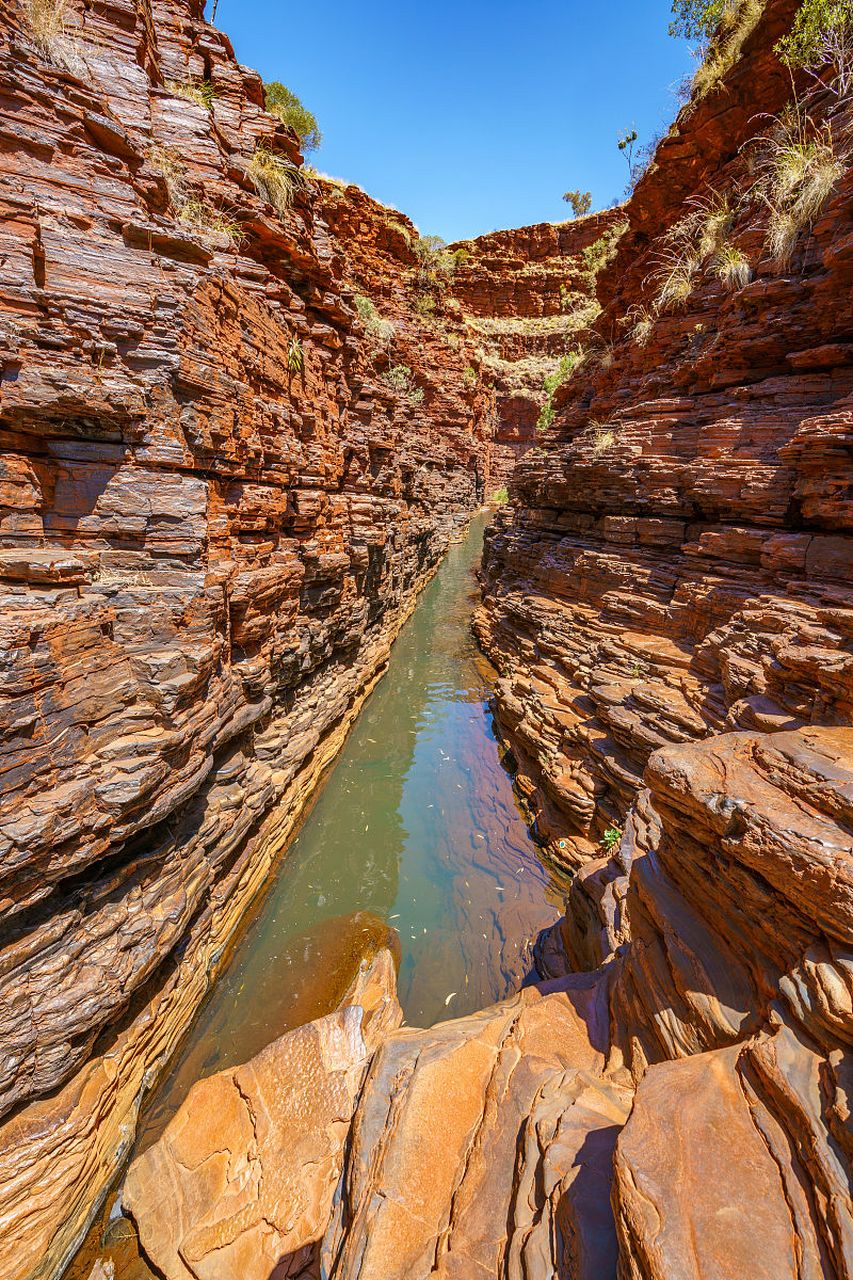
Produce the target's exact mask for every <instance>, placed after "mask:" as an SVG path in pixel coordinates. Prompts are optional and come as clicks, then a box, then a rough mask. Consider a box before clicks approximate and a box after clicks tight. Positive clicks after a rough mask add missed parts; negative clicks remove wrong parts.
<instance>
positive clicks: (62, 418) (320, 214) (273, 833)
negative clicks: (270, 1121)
mask: <svg viewBox="0 0 853 1280" xmlns="http://www.w3.org/2000/svg"><path fill="white" fill-rule="evenodd" d="M28 12H29V10H28V7H27V6H25V5H24V4H22V3H17V2H16V0H5V2H4V3H2V4H0V262H2V264H3V266H2V279H0V450H2V456H0V595H2V623H0V627H2V632H3V654H4V658H3V664H2V688H0V716H2V721H3V742H4V747H3V771H4V772H3V787H2V803H1V804H0V918H2V939H0V1058H2V1062H3V1071H2V1074H0V1116H2V1117H3V1119H2V1120H0V1221H2V1223H3V1230H2V1232H0V1273H2V1274H3V1275H4V1277H5V1276H8V1277H9V1278H10V1280H12V1278H13V1277H14V1278H15V1280H17V1278H18V1277H24V1276H31V1275H33V1276H34V1275H45V1276H46V1275H54V1274H56V1272H57V1271H58V1269H59V1268H60V1267H61V1264H62V1263H63V1262H64V1260H66V1259H67V1258H68V1257H69V1255H70V1253H71V1252H72V1251H73V1248H74V1244H75V1241H76V1239H77V1238H78V1236H79V1234H80V1232H81V1229H82V1227H83V1225H84V1224H85V1221H86V1218H87V1217H88V1216H89V1215H90V1214H91V1212H92V1210H93V1207H94V1204H95V1202H96V1200H97V1197H98V1195H99V1194H101V1192H102V1191H103V1190H104V1188H105V1187H106V1185H107V1183H108V1182H109V1180H110V1179H111V1177H112V1176H113V1174H114V1172H115V1171H116V1169H117V1167H118V1165H119V1163H120V1161H121V1159H122V1157H123V1153H125V1152H126V1150H127V1148H128V1145H129V1143H130V1142H131V1140H132V1134H133V1129H134V1125H135V1118H136V1113H137V1110H138V1107H139V1103H140V1099H141V1097H142V1095H143V1093H144V1092H145V1091H146V1090H147V1089H148V1088H149V1087H150V1085H151V1084H152V1083H153V1081H154V1079H155V1078H156V1076H157V1074H158V1072H159V1070H160V1069H161V1068H162V1066H163V1064H164V1063H165V1061H166V1060H167V1058H168V1056H169V1054H170V1053H171V1052H172V1051H173V1049H174V1047H175V1045H176V1043H177V1041H178V1039H179V1037H180V1035H181V1034H182V1032H183V1030H184V1029H185V1028H186V1026H187V1023H188V1021H189V1019H190V1018H191V1017H192V1014H193V1012H194V1011H195V1009H196V1008H197V1007H198V1005H199V1003H200V1001H201V1000H202V999H203V997H204V994H205V992H206V990H207V989H208V988H209V985H210V983H211V982H212V981H213V979H214V978H215V976H216V972H217V970H218V968H219V966H220V964H221V962H222V957H223V955H224V954H225V953H226V952H227V949H228V947H229V945H230V941H231V939H232V938H233V936H234V933H235V930H236V928H237V926H238V924H239V922H240V920H241V918H242V917H243V915H244V913H245V911H246V908H247V907H248V905H249V904H250V902H251V901H252V899H253V898H254V897H255V895H256V894H257V893H258V891H259V890H260V888H261V887H262V886H263V884H264V882H265V880H266V879H267V878H268V876H269V874H270V871H271V869H272V868H273V867H274V866H275V863H276V860H277V858H278V857H279V855H280V853H281V851H282V849H283V848H284V846H285V843H286V841H287V838H288V835H289V833H290V831H291V829H292V827H293V824H294V822H295V820H296V819H297V817H298V815H299V812H300V810H301V808H302V807H303V805H304V803H305V800H306V797H307V796H308V795H309V794H310V792H311V790H312V788H313V786H314V785H315V783H316V781H317V779H318V778H319V777H320V775H321V773H322V771H323V769H324V768H325V767H326V765H327V764H328V763H329V761H330V760H331V758H332V757H333V755H334V753H335V751H336V750H337V748H338V747H339V745H340V743H341V742H342V740H343V738H344V736H345V734H346V732H347V729H348V727H349V725H350V724H351V722H352V719H353V717H354V716H355V714H356V713H357V711H358V708H359V706H360V704H361V701H362V700H363V698H364V697H365V696H366V694H367V693H368V692H369V690H370V688H371V685H372V683H373V681H374V680H375V679H376V678H377V676H378V674H379V673H380V672H381V670H382V667H383V664H384V662H385V659H386V656H387V653H388V648H389V645H390V643H391V641H392V640H393V637H394V635H395V634H396V631H397V629H398V628H399V626H400V625H401V623H402V621H403V619H404V618H405V617H406V615H407V613H408V611H409V610H410V609H411V607H412V605H413V602H414V599H415V596H416V593H417V591H418V589H419V587H420V586H421V585H422V584H423V583H424V582H425V581H426V580H427V578H428V577H429V575H430V573H431V572H432V570H433V569H434V567H435V566H436V564H437V563H438V561H439V559H440V557H441V555H442V552H443V551H444V549H445V548H446V546H447V544H448V541H449V540H450V538H451V537H453V536H454V534H455V533H456V532H457V531H458V530H459V528H460V527H461V526H462V525H463V524H464V522H465V520H466V518H467V515H468V514H469V513H470V511H471V510H472V509H473V508H474V507H475V506H476V505H477V504H478V503H479V502H480V501H481V500H482V497H483V494H484V493H485V492H486V490H487V483H488V479H489V469H490V465H491V461H490V458H491V441H490V433H491V427H490V425H489V422H488V421H487V419H486V417H485V410H484V405H482V404H480V403H479V402H478V401H477V400H476V397H474V396H473V395H472V394H471V393H470V391H469V389H468V388H467V387H466V385H465V382H464V378H463V373H464V370H465V368H466V366H467V364H468V362H469V359H470V356H469V346H470V344H468V345H466V340H465V339H464V337H463V338H460V339H459V340H458V341H457V342H456V343H455V345H453V344H451V342H450V341H449V337H447V336H443V335H444V331H442V330H439V329H438V328H436V327H430V326H429V325H428V324H427V321H426V320H425V319H424V318H423V317H422V316H421V315H420V313H419V312H418V311H417V309H416V307H415V302H416V300H417V297H418V293H417V289H416V287H415V283H414V267H413V265H412V252H411V249H410V248H409V247H408V246H407V245H406V243H405V241H404V239H403V238H402V237H401V236H400V234H399V233H397V237H396V240H395V238H394V234H393V231H392V230H389V214H388V211H387V210H384V209H382V208H381V207H380V206H378V205H376V204H375V203H374V202H372V201H369V200H368V199H367V198H366V197H363V196H362V195H361V194H360V193H357V192H349V193H347V192H339V191H337V189H334V188H331V187H330V186H329V184H322V183H319V182H317V181H315V180H313V179H310V178H307V179H304V180H303V179H300V177H299V176H298V173H297V171H296V169H295V168H294V166H295V165H298V163H299V162H300V157H299V154H298V150H297V147H296V143H295V139H294V136H293V135H292V134H291V133H289V132H288V131H287V130H286V129H285V128H284V127H282V126H280V125H279V124H278V123H277V122H276V121H275V120H274V119H273V118H271V117H269V116H267V115H266V114H265V113H264V112H263V110H262V109H261V104H262V101H263V94H262V86H261V83H260V80H259V78H258V77H257V75H255V74H254V73H252V72H250V71H248V70H246V69H245V68H242V67H240V66H238V65H237V63H236V62H235V60H234V58H233V54H232V51H231V48H230V45H229V43H228V41H227V39H226V38H225V37H224V36H223V35H222V34H221V33H220V32H218V31H216V30H214V29H213V28H212V27H210V26H208V25H207V24H206V23H205V22H204V21H203V20H202V16H201V15H202V10H201V6H200V5H199V4H197V3H196V0H154V3H152V4H148V3H145V4H138V5H119V6H118V7H110V8H107V9H103V8H98V9H97V11H95V10H92V9H91V8H90V7H89V6H88V5H85V6H84V5H82V4H74V3H72V4H71V5H70V6H69V7H68V9H67V11H66V19H67V21H66V30H65V32H64V33H62V32H58V33H55V34H50V33H48V34H47V36H44V35H42V37H39V35H38V33H37V32H36V31H34V30H33V28H32V26H31V24H30V22H29V20H28V17H27V14H28ZM200 82H209V83H210V85H211V86H212V95H213V96H212V103H211V105H210V108H209V109H208V108H207V107H206V106H205V105H204V103H203V102H199V101H195V100H194V99H193V86H194V85H196V86H197V85H198V84H199V83H200ZM196 96H198V95H197V94H196ZM259 145H260V149H259ZM269 153H273V154H274V155H275V156H277V157H278V161H279V163H280V164H284V165H285V172H286V174H287V175H288V176H287V177H286V179H282V181H284V182H285V186H286V187H287V186H290V187H292V191H291V196H290V206H289V207H287V204H286V202H285V201H283V200H279V203H278V206H276V207H274V206H273V205H272V204H270V203H269V202H268V201H267V199H266V197H265V195H261V194H259V190H260V191H264V192H266V193H267V194H269V191H270V188H269V186H266V187H265V186H264V185H263V182H257V183H256V182H255V181H253V176H252V175H253V174H255V175H256V176H257V164H258V163H259V159H258V158H259V156H260V157H261V161H263V157H264V156H268V155H269ZM267 163H268V161H267ZM273 163H274V164H275V163H276V162H275V161H274V162H273ZM275 172H277V173H280V172H281V170H280V169H277V170H275ZM294 175H296V176H294ZM333 206H334V207H333ZM333 223H336V224H337V225H338V227H339V234H335V232H334V230H333V229H332V224H333ZM364 225H366V226H367V227H368V228H369V230H368V232H367V233H366V234H365V235H363V236H362V231H361V228H362V226H364ZM356 226H358V231H357V235H358V236H359V237H360V238H361V240H362V241H363V243H362V245H361V248H360V249H359V251H358V253H353V255H352V256H350V254H349V248H350V239H349V235H348V232H347V228H348V227H356ZM357 288H358V289H362V290H365V291H369V292H376V293H377V294H380V293H381V292H382V291H383V290H386V291H387V292H388V294H389V297H391V296H392V295H393V307H392V311H393V318H394V322H395V331H394V335H393V339H392V340H391V341H390V343H388V344H386V345H385V346H383V347H381V348H379V347H377V346H376V344H375V343H374V342H373V340H372V339H371V337H370V335H369V334H368V332H367V331H366V326H365V324H364V323H363V321H362V320H361V319H359V317H358V316H357V314H356V311H355V310H354V308H353V294H354V291H355V290H356V289H357ZM403 365H405V366H408V367H409V368H410V369H411V379H410V380H409V381H408V382H406V380H405V379H404V380H403V382H402V383H401V382H400V380H399V378H398V379H397V381H396V382H395V381H394V379H388V378H386V377H385V374H386V373H387V372H388V371H389V369H393V368H394V367H396V366H403Z"/></svg>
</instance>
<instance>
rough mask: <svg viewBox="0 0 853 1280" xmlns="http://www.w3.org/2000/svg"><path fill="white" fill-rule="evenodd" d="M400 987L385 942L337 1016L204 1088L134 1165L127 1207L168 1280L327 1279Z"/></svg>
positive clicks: (396, 1019)
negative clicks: (344, 1174)
mask: <svg viewBox="0 0 853 1280" xmlns="http://www.w3.org/2000/svg"><path fill="white" fill-rule="evenodd" d="M395 987H396V982H395V972H394V960H393V957H392V955H391V953H390V951H388V950H382V951H380V952H378V954H377V955H376V957H375V958H374V960H373V961H372V962H370V963H369V964H365V966H364V967H363V968H362V970H361V971H360V972H359V973H358V975H357V976H356V978H355V980H354V982H353V983H352V985H351V987H350V989H349V991H348V992H347V993H346V995H345V996H344V999H343V1000H342V1001H341V1004H340V1007H339V1008H338V1009H337V1010H336V1011H335V1012H334V1013H330V1014H327V1015H326V1016H325V1017H322V1018H318V1019H315V1020H314V1021H312V1022H309V1023H307V1024H306V1025H304V1026H300V1027H297V1028H295V1029H294V1030H293V1031H289V1032H288V1033H287V1034H286V1035H284V1036H281V1037H280V1038H279V1039H278V1040H275V1041H273V1043H272V1044H270V1045H268V1046H267V1047H266V1048H265V1049H263V1050H262V1051H261V1052H260V1053H259V1054H257V1055H256V1057H254V1058H252V1059H251V1061H249V1062H248V1063H246V1064H245V1065H243V1066H240V1067H236V1068H234V1069H233V1070H230V1071H221V1072H219V1073H218V1074H216V1075H213V1076H209V1077H208V1078H207V1079H205V1080H200V1081H199V1082H198V1083H197V1084H195V1085H194V1086H193V1088H192V1089H191V1090H190V1093H189V1095H188V1097H187V1098H186V1100H185V1102H184V1103H183V1105H182V1107H181V1108H180V1110H179V1111H178V1113H177V1115H176V1116H175V1118H174V1119H173V1120H172V1122H171V1124H170V1125H169V1126H168V1128H167V1129H166V1132H165V1133H164V1134H163V1136H162V1138H160V1140H159V1141H158V1142H157V1143H156V1144H155V1145H154V1146H153V1147H151V1148H150V1149H149V1150H148V1151H146V1152H145V1154H144V1155H142V1156H140V1157H139V1159H137V1160H136V1161H135V1162H134V1164H133V1165H132V1166H131V1168H130V1171H129V1173H128V1176H127V1179H126V1182H125V1186H124V1191H123V1204H124V1207H125V1209H126V1210H127V1211H129V1212H130V1213H131V1214H132V1215H133V1217H134V1218H135V1219H136V1220H137V1221H138V1222H139V1225H140V1235H141V1240H142V1245H143V1247H144V1249H145V1252H146V1255H147V1256H148V1257H150V1258H151V1259H152V1261H153V1262H154V1263H155V1265H156V1266H157V1268H158V1270H159V1271H161V1272H162V1273H163V1274H164V1275H166V1276H167V1277H168V1278H169V1280H193V1277H198V1278H199V1280H206V1278H209V1280H232V1278H233V1280H269V1277H270V1276H273V1275H274V1276H280V1277H282V1278H283V1277H285V1276H296V1275H299V1276H313V1275H317V1274H318V1271H317V1267H318V1263H319V1244H320V1239H321V1237H322V1235H323V1231H324V1230H325V1227H326V1223H327V1222H328V1220H329V1217H330V1215H331V1212H332V1200H333V1197H334V1194H335V1190H336V1188H337V1185H338V1179H339V1178H340V1174H341V1168H342V1166H343V1158H344V1143H345V1141H346V1139H347V1135H348V1132H349V1124H350V1120H351V1117H352V1113H353V1110H354V1108H355V1103H356V1098H357V1096H358V1093H359V1090H360V1089H361V1086H362V1083H363V1081H364V1076H365V1073H366V1071H367V1067H368V1063H369V1061H370V1057H371V1054H372V1053H373V1052H374V1051H375V1050H376V1048H377V1047H378V1045H379V1044H380V1043H381V1041H382V1040H383V1039H384V1038H385V1036H387V1035H388V1034H389V1032H391V1031H393V1030H394V1029H395V1028H396V1027H398V1026H399V1024H400V1022H401V1020H402V1016H403V1015H402V1010H401V1008H400V1005H399V1003H398V1002H397V997H396V990H395ZM165 1188H168V1189H169V1193H168V1194H167V1195H164V1189H165Z"/></svg>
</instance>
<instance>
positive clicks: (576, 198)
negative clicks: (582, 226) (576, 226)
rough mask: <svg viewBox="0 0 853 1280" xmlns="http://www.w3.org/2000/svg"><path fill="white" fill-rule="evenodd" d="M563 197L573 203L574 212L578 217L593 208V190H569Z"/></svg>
mask: <svg viewBox="0 0 853 1280" xmlns="http://www.w3.org/2000/svg"><path fill="white" fill-rule="evenodd" d="M563 199H564V200H565V202H566V204H568V205H571V207H572V213H573V214H574V215H575V217H576V218H582V217H584V215H585V214H587V213H589V211H590V209H591V208H592V192H591V191H567V192H565V194H564V196H563Z"/></svg>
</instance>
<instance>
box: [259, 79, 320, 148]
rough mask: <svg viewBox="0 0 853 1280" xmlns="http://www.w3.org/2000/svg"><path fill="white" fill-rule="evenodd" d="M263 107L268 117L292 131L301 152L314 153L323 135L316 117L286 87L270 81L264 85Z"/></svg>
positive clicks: (277, 81) (278, 81)
mask: <svg viewBox="0 0 853 1280" xmlns="http://www.w3.org/2000/svg"><path fill="white" fill-rule="evenodd" d="M264 105H265V107H266V109H267V111H268V112H269V113H270V115H273V116H276V117H277V118H278V119H279V120H281V122H282V124H286V125H288V126H289V127H290V128H291V129H293V131H294V133H295V134H296V136H297V137H298V138H299V141H300V144H301V146H302V150H303V151H305V152H308V151H316V150H317V149H318V148H319V146H320V145H321V143H322V141H323V135H322V133H321V132H320V127H319V125H318V124H317V117H316V116H315V115H314V113H313V112H311V111H309V110H308V108H307V107H305V106H303V105H302V102H301V101H300V99H299V98H298V97H297V96H296V94H295V93H294V92H293V91H292V90H291V89H288V87H287V85H284V84H282V83H281V81H280V80H271V81H270V82H269V84H265V85H264Z"/></svg>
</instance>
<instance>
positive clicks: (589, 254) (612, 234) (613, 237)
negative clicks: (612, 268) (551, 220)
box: [581, 220, 628, 288]
mask: <svg viewBox="0 0 853 1280" xmlns="http://www.w3.org/2000/svg"><path fill="white" fill-rule="evenodd" d="M627 230H628V222H627V220H626V221H623V222H615V223H614V224H613V226H612V227H609V228H608V230H607V231H605V232H604V233H603V234H602V235H600V236H599V237H598V239H597V240H593V242H592V244H588V245H587V246H586V248H585V249H584V250H583V251H582V253H581V263H582V270H583V275H584V277H585V279H586V283H587V285H588V286H589V288H592V286H593V285H594V284H595V278H596V276H597V275H598V273H599V271H601V270H602V268H603V267H606V266H608V265H609V264H610V263H611V262H612V261H613V259H614V258H615V257H616V246H617V245H618V243H619V241H620V239H621V238H622V236H623V235H624V234H625V232H626V231H627Z"/></svg>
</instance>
